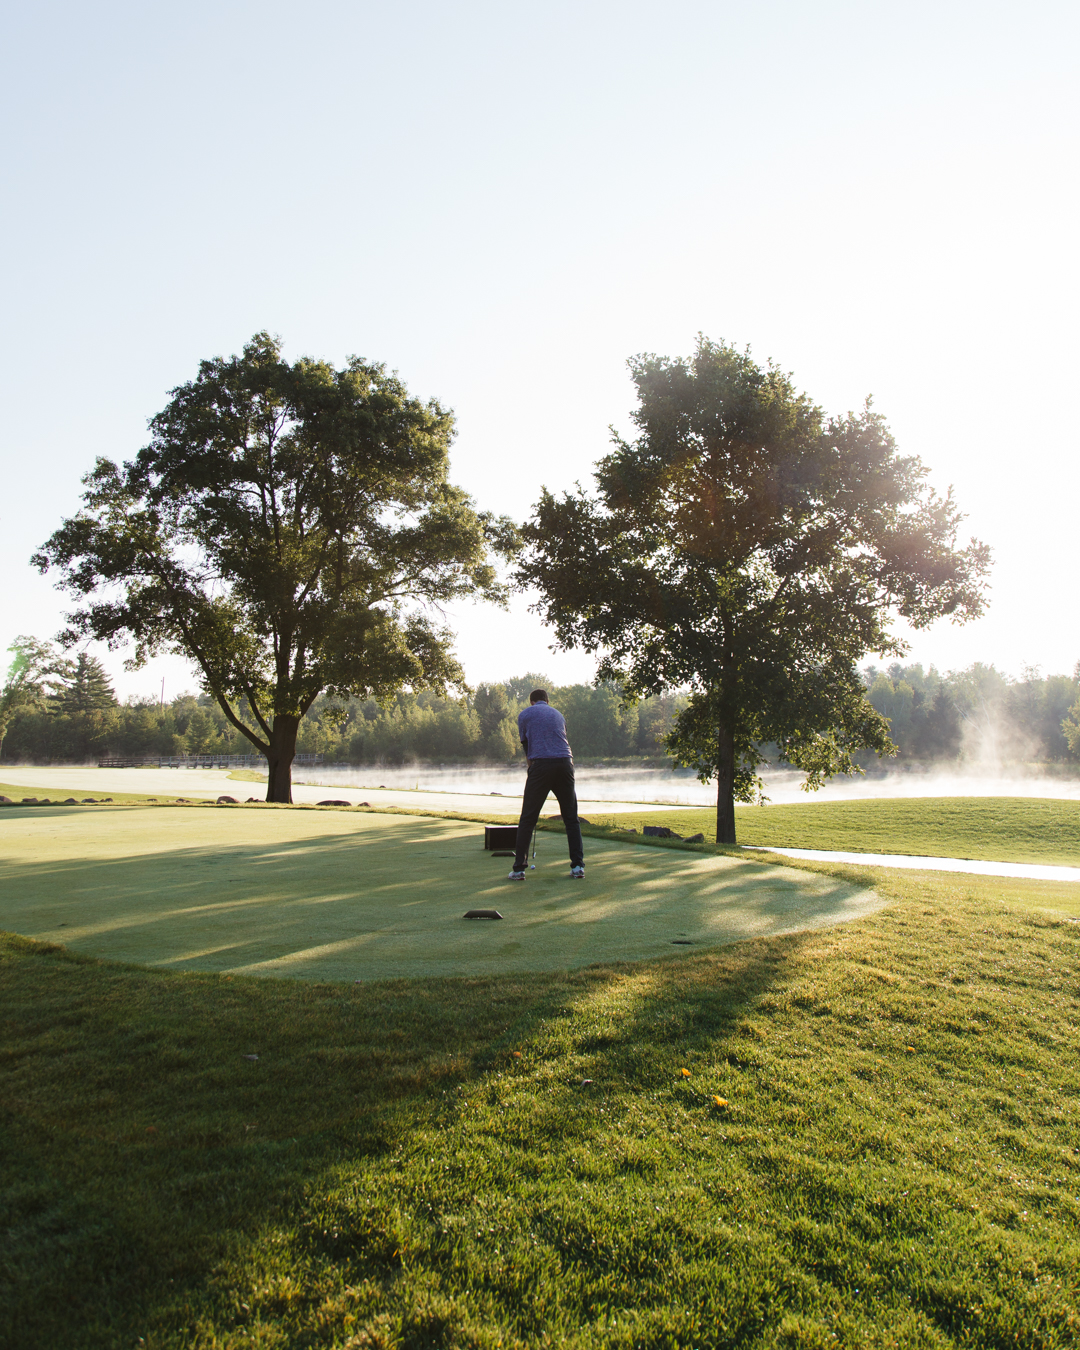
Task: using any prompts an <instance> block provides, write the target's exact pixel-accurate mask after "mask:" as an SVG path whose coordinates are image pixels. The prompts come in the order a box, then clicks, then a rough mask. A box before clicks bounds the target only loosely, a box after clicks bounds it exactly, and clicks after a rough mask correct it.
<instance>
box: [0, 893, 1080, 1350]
mask: <svg viewBox="0 0 1080 1350" xmlns="http://www.w3.org/2000/svg"><path fill="white" fill-rule="evenodd" d="M853 872H854V875H852V876H851V877H850V880H852V881H853V882H855V881H857V882H859V883H861V884H872V885H873V886H874V887H875V888H876V889H878V890H880V891H881V892H883V893H887V894H888V895H889V896H890V898H891V900H892V904H891V905H890V906H889V908H887V909H885V910H883V911H881V912H879V913H877V914H875V915H874V916H872V917H870V918H867V919H864V920H861V921H860V922H859V923H857V924H849V925H844V926H841V927H836V928H831V929H828V930H824V931H820V932H815V933H813V934H805V935H801V936H789V937H784V938H772V939H762V940H757V941H752V942H746V943H743V944H740V945H739V946H736V947H730V948H726V949H723V950H721V951H717V952H712V953H703V954H700V955H695V956H691V957H690V958H689V959H685V960H668V961H660V962H652V963H647V964H641V965H624V966H609V967H594V968H591V969H588V970H581V971H578V972H576V973H571V974H566V973H563V974H555V975H550V974H549V975H522V976H518V977H515V978H502V979H471V980H427V981H424V982H398V983H384V984H371V983H369V984H362V985H340V984H338V985H334V984H316V983H311V982H304V981H298V982H290V981H268V980H252V979H246V978H243V977H229V976H214V975H192V974H185V975H173V974H163V973H160V972H157V971H149V970H146V969H136V968H130V967H122V966H116V965H110V964H106V963H101V962H97V961H93V960H89V959H86V958H80V957H77V956H74V955H72V954H70V953H67V952H65V951H63V950H62V949H60V948H57V947H53V946H49V945H47V944H33V943H30V942H27V941H25V940H23V939H18V938H7V939H4V940H2V941H0V1018H2V1021H3V1028H4V1036H3V1045H4V1052H3V1056H2V1058H0V1113H2V1117H0V1118H2V1121H3V1126H2V1129H0V1150H2V1156H0V1166H2V1167H3V1174H4V1178H5V1185H4V1188H3V1193H2V1194H3V1199H2V1201H0V1204H2V1205H3V1218H2V1220H0V1223H2V1227H3V1231H4V1235H5V1236H4V1241H3V1243H0V1289H2V1294H0V1342H2V1343H4V1344H10V1345H18V1346H20V1347H22V1348H24V1350H38V1348H39V1347H40V1348H41V1350H45V1348H46V1347H47V1348H48V1350H53V1348H54V1347H56V1346H59V1345H63V1346H65V1347H70V1348H71V1350H83V1348H84V1347H85V1348H86V1350H90V1348H91V1347H93V1348H96V1347H109V1348H110V1350H112V1347H115V1346H119V1345H134V1344H139V1345H143V1346H146V1347H154V1348H155V1350H165V1347H176V1348H179V1347H206V1348H207V1350H209V1347H214V1348H215V1350H217V1348H219V1347H220V1348H221V1350H225V1348H228V1350H233V1348H234V1347H239V1346H245V1347H249V1346H260V1347H283V1346H289V1347H293V1346H338V1347H343V1346H349V1347H351V1348H352V1350H359V1347H391V1346H393V1347H406V1346H408V1347H417V1346H433V1347H494V1346H521V1347H526V1346H529V1347H532V1346H537V1345H547V1344H550V1345H566V1346H572V1347H586V1346H587V1347H593V1346H597V1347H599V1346H604V1347H609V1346H610V1347H627V1350H629V1347H635V1346H641V1345H647V1346H672V1347H674V1346H706V1345H721V1344H740V1345H745V1346H786V1347H791V1346H806V1347H811V1346H825V1345H829V1344H837V1343H839V1344H844V1343H847V1344H858V1345H881V1346H887V1345H920V1346H954V1345H955V1346H961V1345H963V1346H987V1347H989V1346H1003V1345H1010V1346H1012V1345H1019V1346H1027V1347H1035V1346H1040V1347H1056V1346H1062V1347H1064V1346H1071V1345H1074V1344H1076V1341H1077V1338H1078V1336H1080V1318H1078V1315H1077V1307H1078V1304H1080V1283H1078V1274H1077V1272H1078V1270H1080V1247H1078V1243H1077V1223H1078V1220H1080V1151H1078V1150H1077V1148H1076V1122H1075V1118H1074V1117H1075V1111H1076V1102H1077V1097H1078V1089H1080V1071H1078V1069H1077V1064H1078V1063H1080V1057H1078V1051H1080V1030H1078V1027H1080V1019H1078V1017H1077V1013H1078V1012H1080V1007H1078V1000H1077V992H1076V991H1077V984H1076V974H1077V964H1078V956H1080V930H1078V925H1077V924H1076V923H1075V922H1072V921H1070V920H1069V919H1067V918H1066V917H1065V916H1063V915H1062V914H1061V913H1060V912H1055V911H1054V910H1053V909H1052V908H1048V907H1050V906H1054V905H1058V904H1061V903H1062V901H1063V900H1064V899H1065V898H1066V897H1068V896H1069V895H1070V894H1071V892H1069V891H1068V890H1067V888H1065V887H1060V886H1058V887H1056V886H1054V885H1052V884H1049V883H1036V882H1012V881H1010V882H1006V883H997V882H992V881H991V880H989V879H983V878H971V879H967V878H960V879H957V878H951V877H950V878H944V877H935V876H933V875H929V874H926V875H919V876H911V875H899V876H898V875H895V874H893V875H890V874H888V873H885V872H873V871H872V870H871V869H853ZM864 873H865V875H864ZM1073 889H1074V890H1075V888H1073Z"/></svg>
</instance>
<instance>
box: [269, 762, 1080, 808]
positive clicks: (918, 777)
mask: <svg viewBox="0 0 1080 1350" xmlns="http://www.w3.org/2000/svg"><path fill="white" fill-rule="evenodd" d="M761 776H762V778H763V780H764V782H765V795H766V797H767V798H768V799H769V801H770V802H771V803H774V804H776V805H786V804H795V803H800V802H836V801H856V800H858V799H860V798H870V797H1054V798H1058V799H1062V800H1069V801H1076V800H1080V778H1053V777H1048V776H1046V775H1044V774H1032V775H1030V776H1028V775H1025V774H1022V773H1018V772H1012V773H1007V772H1004V771H1002V770H1001V769H1000V768H997V767H995V769H994V770H993V771H990V772H987V771H983V770H979V769H973V770H972V771H971V772H960V771H958V770H956V769H955V768H952V767H950V768H948V769H944V768H943V769H940V770H935V769H926V770H920V769H914V768H913V769H891V770H887V771H885V772H880V771H876V772H873V773H867V774H865V775H856V776H854V777H852V778H835V779H833V781H832V782H831V783H827V784H826V785H825V786H824V787H823V788H822V789H821V790H820V791H819V792H803V791H802V788H801V784H802V782H803V775H802V774H801V773H798V772H796V771H794V770H790V769H772V770H765V771H764V772H763V773H762V775H761ZM576 777H577V792H578V796H579V797H580V798H581V799H582V800H583V801H610V802H649V803H657V804H662V805H665V806H714V805H715V804H716V788H715V786H713V785H711V784H703V783H699V782H698V781H697V779H696V778H695V777H694V776H693V775H692V774H689V773H685V774H684V773H681V772H674V773H673V772H672V771H671V770H670V769H645V768H643V769H627V768H624V767H620V768H611V769H605V768H588V767H584V766H582V767H579V768H578V769H577V774H576ZM295 781H296V782H297V783H309V784H313V785H318V786H321V787H341V788H346V787H348V788H379V787H385V788H397V789H402V788H419V789H421V790H422V791H426V792H465V793H476V794H478V795H482V796H488V795H490V794H493V793H496V794H499V795H501V796H505V797H514V798H518V797H520V796H521V791H522V788H523V787H524V784H525V766H524V765H521V766H520V767H518V766H512V767H509V768H501V767H498V766H495V765H491V766H487V767H485V766H472V765H468V766H465V765H462V766H460V767H455V766H445V767H442V768H439V767H431V766H421V765H416V766H414V767H412V768H409V767H407V766H406V767H396V768H390V767H385V768H380V767H378V766H376V767H374V768H371V767H363V766H361V767H360V768H355V769H353V768H346V767H342V768H333V769H323V770H320V771H319V772H318V773H311V772H306V771H304V770H302V769H300V770H298V771H297V773H296V775H295Z"/></svg>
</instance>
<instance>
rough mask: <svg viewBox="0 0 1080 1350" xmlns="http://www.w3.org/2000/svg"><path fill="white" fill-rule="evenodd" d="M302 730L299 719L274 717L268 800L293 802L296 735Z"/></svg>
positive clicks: (269, 757) (267, 757) (269, 754)
mask: <svg viewBox="0 0 1080 1350" xmlns="http://www.w3.org/2000/svg"><path fill="white" fill-rule="evenodd" d="M299 730H300V719H299V717H278V716H275V717H274V727H273V730H272V731H271V733H270V751H269V753H268V754H267V756H266V760H267V764H268V765H269V773H268V774H267V775H266V800H267V801H268V802H288V803H291V802H292V762H293V756H294V755H295V754H296V733H297V732H298V731H299Z"/></svg>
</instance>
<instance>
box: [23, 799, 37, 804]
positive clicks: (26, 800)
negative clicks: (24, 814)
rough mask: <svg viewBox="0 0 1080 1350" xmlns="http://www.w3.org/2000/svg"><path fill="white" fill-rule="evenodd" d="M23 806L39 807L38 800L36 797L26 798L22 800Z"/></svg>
mask: <svg viewBox="0 0 1080 1350" xmlns="http://www.w3.org/2000/svg"><path fill="white" fill-rule="evenodd" d="M22 805H23V806H36V805H37V798H36V797H24V798H23V799H22Z"/></svg>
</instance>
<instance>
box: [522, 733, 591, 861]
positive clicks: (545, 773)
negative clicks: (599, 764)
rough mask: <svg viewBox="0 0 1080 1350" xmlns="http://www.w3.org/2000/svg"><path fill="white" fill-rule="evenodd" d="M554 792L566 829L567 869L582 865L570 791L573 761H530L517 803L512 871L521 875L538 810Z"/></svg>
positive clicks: (582, 852) (582, 853)
mask: <svg viewBox="0 0 1080 1350" xmlns="http://www.w3.org/2000/svg"><path fill="white" fill-rule="evenodd" d="M549 792H554V794H555V799H556V801H557V802H558V803H559V809H560V810H561V811H562V818H563V824H564V825H565V826H566V842H567V844H569V846H570V866H571V867H582V866H584V864H585V850H584V849H583V848H582V844H581V826H580V825H579V824H578V818H577V793H576V792H575V790H574V761H573V760H572V759H534V760H533V762H532V763H531V764H530V765H529V776H528V778H526V779H525V794H524V796H523V797H522V800H521V819H520V820H519V821H518V832H517V852H516V853H515V854H514V871H515V872H523V871H524V870H525V863H526V861H527V860H528V856H529V840H530V839H531V838H532V833H533V830H534V829H535V828H536V822H537V821H538V820H539V818H540V810H541V808H542V807H543V805H544V803H545V802H546V801H547V799H548V793H549Z"/></svg>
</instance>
